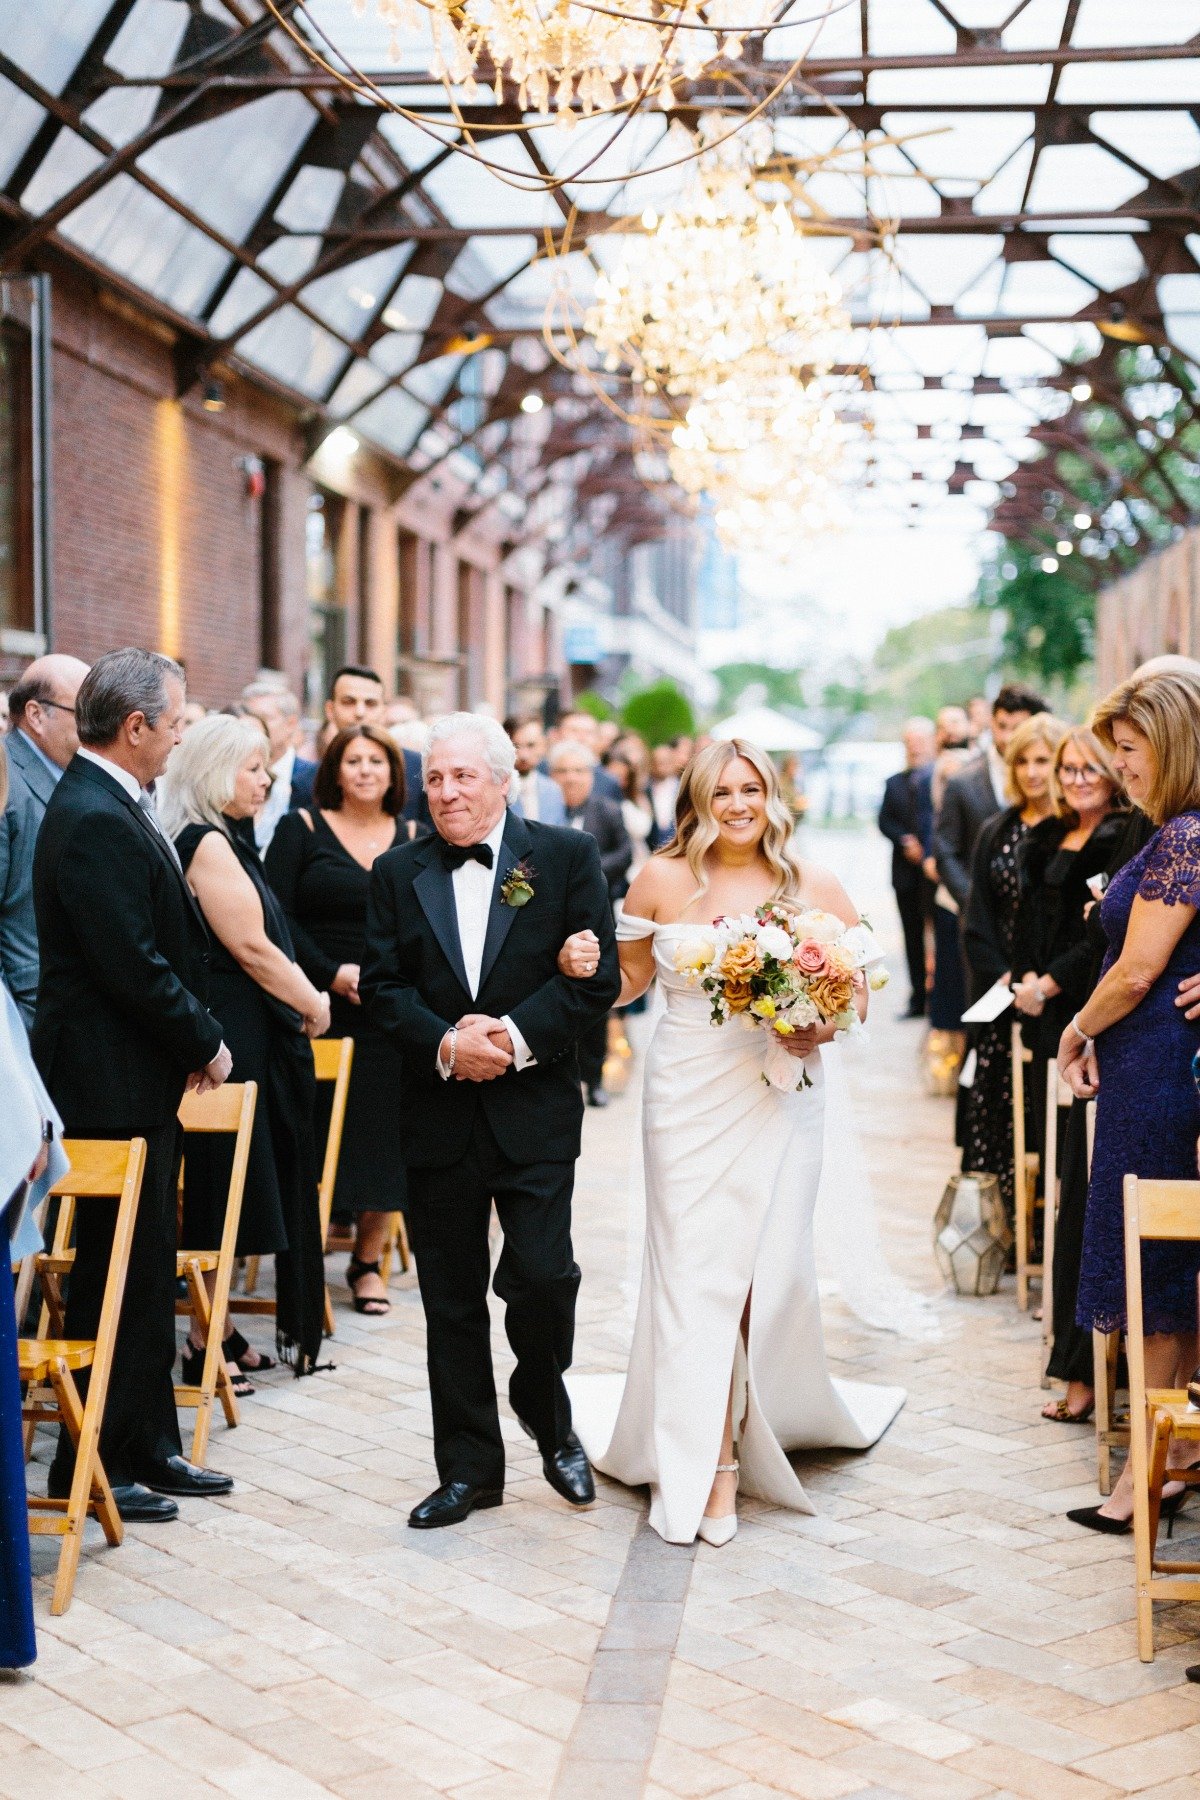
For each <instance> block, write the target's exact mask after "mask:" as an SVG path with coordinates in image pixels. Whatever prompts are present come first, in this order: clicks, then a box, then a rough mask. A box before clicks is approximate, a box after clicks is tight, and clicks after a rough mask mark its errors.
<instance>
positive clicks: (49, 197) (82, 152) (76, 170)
mask: <svg viewBox="0 0 1200 1800" xmlns="http://www.w3.org/2000/svg"><path fill="white" fill-rule="evenodd" d="M103 161H104V158H103V156H102V155H101V154H100V152H99V150H93V149H92V146H91V145H90V144H87V143H85V142H84V140H83V139H82V138H81V137H79V136H78V134H77V133H76V132H74V131H68V130H67V128H66V127H65V126H64V127H63V128H62V130H61V131H59V133H58V135H57V136H56V137H55V139H54V142H53V143H52V144H51V146H50V148H49V150H47V152H46V154H45V156H43V158H42V160H41V162H40V163H39V164H38V166H37V169H36V170H35V172H34V175H33V178H32V179H31V180H30V182H29V184H28V186H27V187H26V188H25V191H24V193H23V194H22V195H21V205H22V206H23V207H24V208H25V211H26V212H31V213H35V214H36V213H44V212H48V211H49V209H50V207H52V206H54V205H56V204H57V202H58V201H59V200H61V199H62V198H63V196H64V194H69V193H70V191H71V189H72V188H73V187H77V186H78V185H79V183H80V182H81V181H82V180H83V179H84V178H85V177H86V176H88V175H90V174H91V173H92V171H93V170H94V169H98V168H99V167H100V164H101V163H102V162H103Z"/></svg>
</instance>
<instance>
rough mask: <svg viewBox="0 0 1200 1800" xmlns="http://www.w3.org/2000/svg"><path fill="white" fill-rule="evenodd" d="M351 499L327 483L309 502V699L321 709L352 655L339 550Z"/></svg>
mask: <svg viewBox="0 0 1200 1800" xmlns="http://www.w3.org/2000/svg"><path fill="white" fill-rule="evenodd" d="M344 511H345V501H344V500H339V499H338V497H337V496H336V494H327V493H325V491H324V490H323V489H321V488H318V489H317V490H316V492H315V493H313V494H312V495H311V496H310V498H309V502H308V515H307V519H306V522H305V543H304V550H305V565H306V571H307V587H308V619H309V653H308V675H307V678H306V681H305V696H304V698H305V703H306V705H307V707H308V710H309V712H313V713H315V712H317V711H319V710H320V707H321V703H322V701H323V700H324V699H325V698H326V696H327V695H328V693H329V686H330V677H331V676H332V674H333V672H334V670H335V669H337V668H338V667H340V665H341V664H342V663H344V662H345V661H346V660H347V658H346V611H345V607H344V606H343V604H342V589H341V583H340V581H339V573H340V570H339V551H340V544H341V531H342V517H343V513H344Z"/></svg>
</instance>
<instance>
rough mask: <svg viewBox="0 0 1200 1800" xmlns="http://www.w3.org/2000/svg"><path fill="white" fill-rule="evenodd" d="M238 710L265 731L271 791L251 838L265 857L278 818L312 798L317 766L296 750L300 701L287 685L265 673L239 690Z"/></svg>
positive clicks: (305, 803) (306, 803) (304, 804)
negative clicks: (239, 702)
mask: <svg viewBox="0 0 1200 1800" xmlns="http://www.w3.org/2000/svg"><path fill="white" fill-rule="evenodd" d="M242 711H243V712H246V713H249V715H250V717H251V718H253V719H257V720H258V721H259V723H260V724H261V725H262V727H263V730H264V731H265V732H266V734H267V744H268V751H267V758H268V762H269V764H270V770H271V791H270V793H269V794H268V795H267V798H266V800H265V801H264V803H263V806H262V808H261V810H260V812H259V815H258V817H257V819H256V820H255V821H254V841H255V843H256V844H257V845H258V850H259V854H260V855H261V856H265V855H266V852H267V848H268V846H269V845H270V842H271V839H272V838H273V837H274V835H275V829H276V827H277V825H278V824H279V821H280V819H282V818H283V817H284V815H285V814H286V813H288V812H291V811H292V809H293V808H294V807H297V806H307V805H308V803H309V801H310V800H311V799H312V784H313V778H314V777H315V775H316V773H317V765H316V763H315V762H310V761H309V760H308V758H307V757H303V756H301V755H300V753H299V752H298V750H297V749H296V739H297V736H298V734H299V730H300V702H299V701H298V700H297V698H296V696H295V694H293V693H289V691H288V690H287V688H282V687H279V686H278V685H277V684H276V683H275V682H274V681H272V680H271V679H270V678H269V677H267V676H264V677H263V679H262V680H261V681H252V682H251V683H250V684H249V686H248V687H244V688H243V689H242Z"/></svg>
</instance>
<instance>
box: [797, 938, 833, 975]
mask: <svg viewBox="0 0 1200 1800" xmlns="http://www.w3.org/2000/svg"><path fill="white" fill-rule="evenodd" d="M792 961H793V962H794V963H795V965H796V967H797V968H798V969H799V970H800V971H801V973H802V974H804V975H823V974H824V972H825V969H826V967H827V966H828V963H829V954H828V952H827V950H826V948H825V946H824V944H818V942H817V940H816V938H805V939H804V940H803V942H802V943H799V944H797V945H796V949H795V953H794V954H793V956H792Z"/></svg>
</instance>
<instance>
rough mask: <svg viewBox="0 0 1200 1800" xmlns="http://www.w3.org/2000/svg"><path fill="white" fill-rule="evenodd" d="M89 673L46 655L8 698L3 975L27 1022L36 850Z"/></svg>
mask: <svg viewBox="0 0 1200 1800" xmlns="http://www.w3.org/2000/svg"><path fill="white" fill-rule="evenodd" d="M87 672H88V666H87V664H86V663H85V662H80V661H79V658H78V657H76V656H41V657H39V658H38V660H37V661H36V662H33V663H30V665H29V667H28V668H27V669H26V671H25V673H24V674H23V675H22V677H21V679H20V681H18V682H17V685H16V686H15V687H14V688H13V690H12V692H11V694H10V695H9V697H8V718H9V730H8V736H7V737H6V738H5V739H4V748H5V750H6V751H7V754H8V780H9V791H8V805H7V807H6V808H5V810H4V813H3V815H2V816H0V978H2V979H3V981H4V985H5V987H6V988H7V989H8V991H9V993H10V994H11V995H12V997H13V999H14V1000H15V1001H16V1003H17V1005H18V1007H19V1008H20V1012H21V1017H22V1018H23V1019H24V1021H25V1024H26V1026H27V1027H29V1026H32V1024H33V1009H34V1005H35V1003H36V1001H37V986H38V938H37V926H36V924H35V923H34V917H33V847H34V845H35V844H36V842H37V834H38V831H39V829H40V827H41V823H42V817H43V815H44V813H45V811H46V803H47V802H48V800H49V799H50V796H51V794H52V793H53V792H54V790H55V788H56V787H57V786H58V779H59V776H60V775H61V774H62V772H63V770H64V769H65V768H66V766H67V764H68V763H69V762H70V760H71V758H72V757H73V756H74V754H75V752H76V750H78V748H79V738H78V735H77V733H76V730H75V696H76V695H77V694H78V692H79V684H80V682H81V681H82V680H83V678H84V676H85V675H86V674H87Z"/></svg>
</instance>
